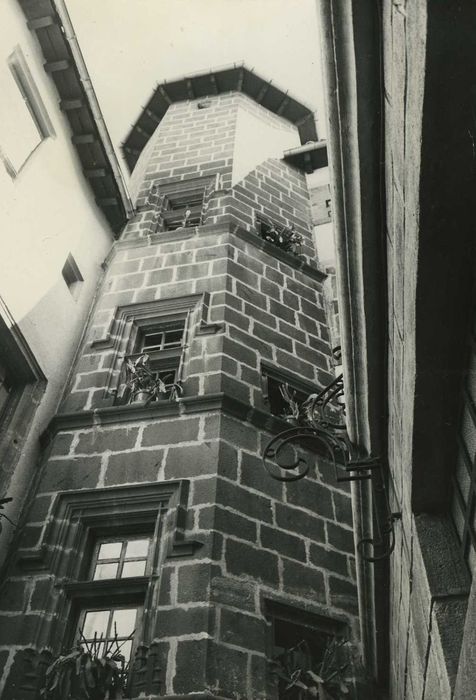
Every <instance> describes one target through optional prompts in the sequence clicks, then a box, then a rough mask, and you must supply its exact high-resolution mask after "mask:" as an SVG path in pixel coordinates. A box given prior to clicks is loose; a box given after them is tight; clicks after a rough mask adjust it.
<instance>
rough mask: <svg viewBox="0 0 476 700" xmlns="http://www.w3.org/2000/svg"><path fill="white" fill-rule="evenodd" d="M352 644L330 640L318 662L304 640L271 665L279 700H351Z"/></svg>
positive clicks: (274, 660) (278, 657) (287, 650)
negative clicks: (276, 683) (276, 680)
mask: <svg viewBox="0 0 476 700" xmlns="http://www.w3.org/2000/svg"><path fill="white" fill-rule="evenodd" d="M350 665H351V664H350V660H349V642H347V641H345V640H338V639H335V638H333V639H331V640H330V641H329V643H328V645H327V647H326V650H325V652H324V655H323V657H322V660H321V661H315V660H314V659H313V658H312V653H311V651H310V649H309V645H308V644H307V642H306V641H305V640H302V641H301V642H299V643H298V644H296V646H294V647H291V648H290V649H286V650H285V651H284V652H283V653H282V654H280V655H279V656H277V657H276V658H275V659H273V661H272V662H271V672H272V673H273V674H274V675H275V676H276V677H277V679H278V683H279V689H280V696H279V697H280V698H283V700H284V699H286V700H288V699H289V700H310V699H311V698H315V699H317V700H348V698H349V697H350V693H351V688H352V678H349V677H348V671H349V669H350Z"/></svg>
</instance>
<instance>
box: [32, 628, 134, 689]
mask: <svg viewBox="0 0 476 700" xmlns="http://www.w3.org/2000/svg"><path fill="white" fill-rule="evenodd" d="M129 639H132V635H131V636H130V637H129ZM126 641H127V640H126ZM124 643H125V642H124V641H123V642H120V641H118V639H117V635H116V636H115V638H114V639H111V640H109V641H104V640H103V638H102V636H101V637H99V638H98V637H96V636H95V637H94V640H92V641H90V642H87V641H86V640H85V638H84V636H83V634H82V632H81V631H80V641H79V642H78V644H77V646H76V648H75V649H73V650H72V651H71V652H70V653H69V654H66V655H61V656H58V658H57V659H56V660H55V661H54V662H53V663H52V664H51V665H50V667H49V668H48V669H47V671H46V676H45V683H44V687H43V689H42V691H41V693H40V697H41V700H120V699H122V698H124V697H126V696H125V694H124V693H125V686H126V678H127V670H128V664H127V663H126V660H125V657H124V655H123V654H122V652H121V647H122V646H123V645H124Z"/></svg>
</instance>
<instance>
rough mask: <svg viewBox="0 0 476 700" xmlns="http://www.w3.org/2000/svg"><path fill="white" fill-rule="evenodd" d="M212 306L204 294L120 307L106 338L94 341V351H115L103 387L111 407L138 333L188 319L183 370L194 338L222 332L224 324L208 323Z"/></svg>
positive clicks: (92, 344)
mask: <svg viewBox="0 0 476 700" xmlns="http://www.w3.org/2000/svg"><path fill="white" fill-rule="evenodd" d="M209 306H210V295H209V293H208V292H204V293H200V294H190V295H188V296H183V297H170V298H168V299H158V300H154V301H149V302H143V303H137V304H128V305H126V306H119V307H117V308H116V311H115V314H114V317H113V319H112V322H111V324H110V326H109V328H108V329H107V331H106V333H105V335H104V336H103V337H102V338H96V339H94V340H93V341H92V342H91V347H92V348H96V349H98V350H105V349H111V350H112V351H113V358H112V362H111V370H110V372H109V378H108V380H107V382H106V384H105V387H104V399H105V402H107V403H108V404H109V403H111V402H113V401H114V398H115V396H116V393H117V389H118V384H119V382H120V377H121V370H122V368H123V364H124V359H125V357H127V356H128V355H131V354H132V353H133V350H134V347H135V344H136V339H137V337H138V334H139V333H141V332H143V331H144V330H145V329H146V328H151V327H154V326H158V325H160V323H161V322H165V321H167V322H168V321H173V320H178V319H185V332H184V343H183V351H182V352H183V355H182V363H181V364H182V368H183V367H184V366H185V364H186V360H187V351H188V349H189V347H190V344H191V338H192V337H194V336H200V335H214V334H216V333H218V332H219V331H221V330H222V329H223V324H218V323H209V322H208V313H209ZM181 379H182V376H179V377H178V380H181Z"/></svg>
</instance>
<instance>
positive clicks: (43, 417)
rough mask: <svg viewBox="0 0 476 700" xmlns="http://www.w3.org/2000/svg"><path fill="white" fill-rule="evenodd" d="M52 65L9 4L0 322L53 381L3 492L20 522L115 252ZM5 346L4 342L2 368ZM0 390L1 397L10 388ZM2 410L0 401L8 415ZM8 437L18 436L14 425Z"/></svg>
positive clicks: (1, 11)
mask: <svg viewBox="0 0 476 700" xmlns="http://www.w3.org/2000/svg"><path fill="white" fill-rule="evenodd" d="M44 62H45V59H44V56H43V54H42V52H41V49H40V46H39V44H38V42H37V39H36V35H35V33H34V32H31V31H30V30H29V29H28V27H27V23H26V19H25V16H24V14H23V12H22V10H21V7H20V3H19V2H18V0H2V2H1V3H0V87H1V91H2V99H1V100H0V148H1V152H2V156H1V159H0V319H1V320H2V322H3V323H4V324H5V327H6V328H7V329H8V330H9V331H11V330H14V331H15V332H16V331H18V332H19V333H20V334H21V336H22V338H23V340H24V342H25V344H26V346H28V348H29V351H30V352H31V354H32V356H33V357H34V358H35V361H36V362H37V363H38V366H39V367H40V369H41V372H42V374H43V376H44V377H45V379H46V382H45V385H46V389H45V391H44V393H43V394H42V397H41V400H40V401H39V404H38V405H35V412H34V415H33V416H32V418H31V422H30V424H29V427H28V430H29V433H28V436H27V439H26V440H24V441H22V450H21V455H20V456H19V457H18V463H17V464H15V465H10V466H12V467H14V468H13V469H12V470H11V472H12V473H11V474H10V476H9V477H8V478H6V479H3V480H2V484H1V485H0V497H2V496H5V495H8V496H11V497H13V501H12V502H11V503H10V504H8V513H7V514H8V515H9V517H10V518H11V519H12V520H13V521H16V519H17V516H18V513H19V510H20V508H21V505H22V502H23V499H24V497H25V493H26V491H27V488H28V485H29V483H30V482H31V475H32V473H33V469H34V464H35V460H36V454H37V450H38V436H39V434H40V433H41V432H42V430H43V429H44V427H45V426H46V424H47V423H48V421H49V419H50V417H51V416H52V415H53V413H54V410H55V409H56V406H57V405H58V402H59V399H60V393H61V391H62V388H63V386H64V383H65V380H66V376H67V373H68V371H69V368H70V367H71V360H72V357H73V354H74V352H75V350H76V347H77V343H78V339H79V336H80V333H81V330H82V328H83V325H84V321H85V318H86V316H87V313H88V310H89V307H90V303H91V299H92V296H93V294H94V292H95V290H96V286H97V283H98V279H99V277H100V275H101V274H102V269H101V263H102V262H103V260H104V259H105V258H106V256H107V254H108V252H109V250H110V247H111V243H112V234H111V231H110V227H109V224H108V223H107V221H106V219H105V218H104V216H103V214H102V212H101V210H100V209H99V207H98V206H97V204H96V202H95V201H94V198H93V196H92V193H91V191H90V188H89V186H88V183H87V182H86V179H85V177H84V174H83V172H82V169H81V167H80V163H79V159H78V156H77V153H76V151H75V149H74V147H73V145H72V142H71V135H72V134H71V129H70V127H69V124H68V122H67V121H66V119H65V117H64V115H63V113H62V112H61V111H60V109H59V97H58V93H57V91H56V88H55V85H54V83H53V80H52V78H51V77H50V76H49V75H48V74H47V73H46V72H45V70H44ZM70 256H71V257H72V258H73V259H74V261H75V264H76V266H77V269H78V270H79V271H80V276H81V281H80V282H79V284H77V283H76V284H75V282H74V281H73V282H71V280H70V278H69V277H68V279H65V277H64V275H63V274H62V273H63V270H64V266H65V264H66V263H67V261H68V260H69V259H70ZM68 280H69V282H68ZM72 285H73V286H74V285H75V286H74V288H73V286H72ZM79 292H80V293H79ZM2 342H3V339H2V338H1V337H0V365H2V362H3V359H4V358H3V359H2V357H3V356H2ZM3 364H4V362H3ZM1 382H3V384H2V385H1V386H2V389H1V390H0V391H1V394H2V397H3V395H4V394H5V391H7V390H8V378H7V379H6V378H2V379H1ZM3 403H4V400H3V398H2V399H0V410H1V406H2V405H3ZM10 428H11V429H12V430H14V429H15V422H14V421H13V423H11V424H10V427H9V429H10ZM22 428H24V426H22ZM0 447H1V446H0ZM10 536H11V531H10V530H9V527H8V526H5V527H4V528H3V532H2V533H1V535H0V564H1V561H2V556H3V555H2V552H3V553H4V552H5V549H6V544H7V542H8V539H9V537H10Z"/></svg>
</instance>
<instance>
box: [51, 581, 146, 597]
mask: <svg viewBox="0 0 476 700" xmlns="http://www.w3.org/2000/svg"><path fill="white" fill-rule="evenodd" d="M148 584H149V577H148V576H134V577H131V578H123V579H115V578H113V579H102V580H100V581H66V582H65V581H62V582H59V583H58V584H57V586H58V587H61V588H63V590H64V591H65V592H66V593H67V594H68V595H69V596H70V597H71V598H83V599H87V598H96V597H101V596H103V595H106V594H107V595H114V597H116V596H120V595H126V596H131V595H140V594H144V593H145V592H146V591H147V586H148Z"/></svg>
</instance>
